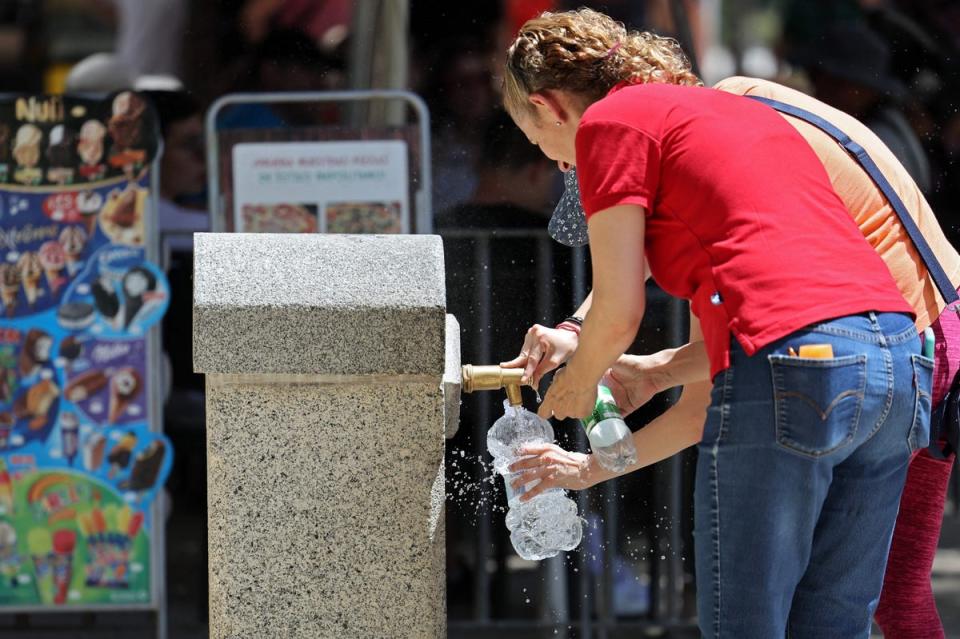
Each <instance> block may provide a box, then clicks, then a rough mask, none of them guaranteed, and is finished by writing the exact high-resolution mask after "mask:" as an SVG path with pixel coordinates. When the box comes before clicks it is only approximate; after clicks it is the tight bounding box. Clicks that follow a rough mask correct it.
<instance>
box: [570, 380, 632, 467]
mask: <svg viewBox="0 0 960 639" xmlns="http://www.w3.org/2000/svg"><path fill="white" fill-rule="evenodd" d="M583 428H584V430H586V431H587V439H588V440H590V449H591V450H592V451H593V454H594V456H595V457H596V458H597V461H598V462H599V463H600V465H601V466H603V467H604V468H606V469H607V470H610V471H613V472H615V473H619V472H623V471H624V470H626V469H627V468H628V467H629V466H632V465H633V464H635V463H637V448H636V446H634V444H633V433H631V432H630V428H629V427H628V426H627V424H626V422H624V421H623V417H621V416H620V409H619V408H617V403H616V402H615V401H614V399H613V394H612V393H611V392H610V389H609V388H607V387H606V386H604V385H603V384H600V385H599V386H597V402H596V404H595V405H594V407H593V412H592V413H591V414H590V416H589V417H587V418H586V419H585V420H583Z"/></svg>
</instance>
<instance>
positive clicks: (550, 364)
mask: <svg viewBox="0 0 960 639" xmlns="http://www.w3.org/2000/svg"><path fill="white" fill-rule="evenodd" d="M579 342H580V338H579V336H578V335H577V334H576V333H574V332H573V331H567V330H563V329H559V328H547V327H546V326H541V325H539V324H534V325H533V326H531V327H530V330H528V331H527V335H526V337H525V338H524V339H523V347H522V348H521V349H520V354H519V355H517V356H516V357H515V358H513V359H512V360H510V361H509V362H500V366H502V367H504V368H521V367H523V377H524V382H525V383H526V382H528V381H529V383H530V384H531V385H532V386H533V387H534V388H537V387H539V386H540V378H542V377H543V376H544V375H546V374H547V373H549V372H550V371H552V370H554V369H555V368H557V367H558V366H560V365H561V364H563V363H565V362H566V361H567V360H568V359H570V357H571V356H572V355H573V353H574V351H576V350H577V344H578V343H579Z"/></svg>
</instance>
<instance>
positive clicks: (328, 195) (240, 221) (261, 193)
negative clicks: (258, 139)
mask: <svg viewBox="0 0 960 639" xmlns="http://www.w3.org/2000/svg"><path fill="white" fill-rule="evenodd" d="M233 184H234V187H233V192H234V205H233V215H234V229H236V230H237V231H239V232H255V233H270V232H274V233H314V232H320V233H409V232H410V205H409V199H410V195H409V193H410V175H409V171H408V167H407V143H406V142H404V141H402V140H370V141H352V142H265V143H249V144H238V145H236V146H234V147H233Z"/></svg>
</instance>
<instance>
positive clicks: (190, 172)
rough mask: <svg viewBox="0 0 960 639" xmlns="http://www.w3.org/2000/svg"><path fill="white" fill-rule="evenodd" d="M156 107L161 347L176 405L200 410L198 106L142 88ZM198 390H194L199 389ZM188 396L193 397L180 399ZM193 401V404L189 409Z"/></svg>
mask: <svg viewBox="0 0 960 639" xmlns="http://www.w3.org/2000/svg"><path fill="white" fill-rule="evenodd" d="M143 93H144V95H146V96H148V97H149V98H150V100H151V102H152V103H153V105H154V108H155V109H156V110H157V115H158V118H159V121H160V133H161V136H162V137H163V156H162V158H161V160H160V201H159V211H158V216H157V217H158V222H157V224H158V226H159V229H160V242H161V247H162V251H163V253H164V254H166V255H168V257H169V264H168V268H167V278H168V279H169V281H170V308H169V310H168V311H167V313H166V315H164V318H163V343H164V350H165V351H166V352H167V355H168V356H169V358H170V364H171V369H172V386H173V393H174V395H175V396H177V397H178V398H179V401H175V402H172V403H171V406H172V407H173V408H174V409H175V412H176V411H180V410H184V411H188V412H189V411H190V410H194V411H195V410H197V407H198V406H199V407H200V410H201V411H202V406H203V404H202V391H203V377H202V376H201V375H196V374H194V373H193V362H192V340H191V339H190V335H192V334H193V328H192V325H193V324H192V312H193V311H192V309H193V278H192V275H193V233H196V232H203V231H207V230H209V228H210V221H209V215H208V213H207V211H206V210H205V208H196V203H198V202H203V203H204V204H205V202H206V200H205V198H204V197H203V194H204V192H205V189H206V178H207V172H206V157H205V155H204V139H203V111H202V109H201V106H200V104H199V103H198V102H197V101H196V100H195V99H194V98H193V96H192V95H190V94H189V93H187V92H186V91H183V90H176V91H144V92H143ZM198 393H199V395H198ZM186 398H192V401H185V399H186ZM191 406H192V409H191Z"/></svg>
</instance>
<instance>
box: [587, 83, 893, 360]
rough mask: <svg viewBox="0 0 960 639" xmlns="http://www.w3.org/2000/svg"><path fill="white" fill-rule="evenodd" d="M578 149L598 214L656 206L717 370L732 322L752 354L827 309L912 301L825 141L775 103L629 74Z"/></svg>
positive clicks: (660, 260)
mask: <svg viewBox="0 0 960 639" xmlns="http://www.w3.org/2000/svg"><path fill="white" fill-rule="evenodd" d="M576 152H577V177H578V178H579V181H580V194H581V198H582V200H583V207H584V210H585V211H586V213H587V218H588V219H589V218H590V216H591V215H593V214H594V213H596V212H598V211H602V210H604V209H607V208H610V207H612V206H616V205H621V204H635V205H639V206H642V207H644V209H645V210H646V242H645V250H646V255H647V260H648V261H649V263H650V270H651V272H652V275H653V277H654V279H655V280H656V282H657V284H659V285H660V287H661V288H663V289H664V290H665V291H667V292H668V293H670V294H671V295H674V296H676V297H682V298H684V299H688V300H690V306H691V310H692V311H693V313H694V314H695V315H696V316H697V317H698V318H699V319H700V324H701V328H702V329H703V336H704V341H705V343H706V347H707V353H708V354H709V356H710V370H711V376H712V375H716V374H717V373H718V372H719V371H721V370H723V369H725V368H726V367H727V366H729V364H730V335H731V334H732V335H733V336H734V337H736V339H737V341H738V342H739V343H740V345H741V346H742V347H743V349H744V351H746V352H747V353H748V354H749V355H752V354H753V353H755V352H756V351H757V350H758V349H760V348H763V347H764V346H766V345H767V344H769V343H770V342H773V341H775V340H777V339H779V338H781V337H785V336H786V335H789V334H790V333H792V332H794V331H797V330H799V329H801V328H803V327H804V326H807V325H809V324H812V323H815V322H818V321H822V320H826V319H831V318H834V317H842V316H844V315H851V314H854V313H862V312H865V311H871V310H873V311H896V312H902V313H909V314H912V309H911V308H910V306H909V305H908V304H907V303H906V302H905V301H904V300H903V298H902V297H901V296H900V293H899V292H898V291H897V287H896V285H895V283H894V281H893V278H892V277H891V276H890V272H889V271H888V270H887V267H886V266H885V265H884V263H883V261H882V260H881V259H880V257H879V256H878V255H877V254H876V252H875V251H874V250H873V249H872V248H871V247H870V245H869V244H867V242H865V241H864V239H863V235H862V234H861V233H860V230H859V229H858V228H857V225H856V223H854V221H853V220H852V218H851V217H850V215H849V213H847V211H846V209H845V208H844V206H843V203H842V202H841V201H840V198H839V197H838V196H837V195H836V193H834V191H833V189H832V187H831V186H830V180H829V178H828V177H827V174H826V171H825V170H824V168H823V166H822V165H821V164H820V161H819V160H818V159H817V156H816V155H815V154H814V152H813V150H811V148H810V146H809V145H808V144H807V142H806V141H805V140H804V139H803V137H801V136H800V134H799V133H797V130H796V129H795V128H794V127H792V126H791V125H790V124H789V123H788V122H787V121H786V120H785V119H784V118H783V117H782V116H780V114H778V113H777V112H776V111H774V110H773V109H771V108H770V107H767V106H765V105H762V104H759V103H757V102H755V101H753V100H750V99H748V98H744V97H741V96H735V95H730V94H727V93H724V92H722V91H714V90H712V89H706V88H700V87H685V86H677V85H670V84H638V85H627V84H623V85H619V86H617V87H614V89H613V90H612V91H611V92H610V93H609V94H608V95H607V96H606V97H605V98H603V99H601V100H599V101H598V102H596V103H594V104H593V105H591V106H590V107H589V108H588V109H587V111H586V112H585V113H584V114H583V118H582V119H581V121H580V126H579V128H578V130H577V139H576ZM598 248H599V247H592V250H597V249H598Z"/></svg>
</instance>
